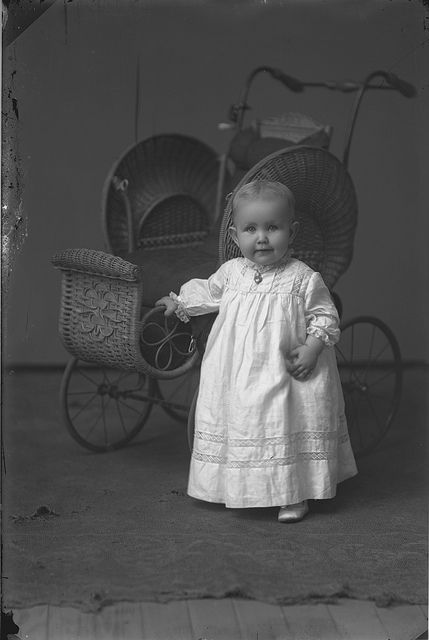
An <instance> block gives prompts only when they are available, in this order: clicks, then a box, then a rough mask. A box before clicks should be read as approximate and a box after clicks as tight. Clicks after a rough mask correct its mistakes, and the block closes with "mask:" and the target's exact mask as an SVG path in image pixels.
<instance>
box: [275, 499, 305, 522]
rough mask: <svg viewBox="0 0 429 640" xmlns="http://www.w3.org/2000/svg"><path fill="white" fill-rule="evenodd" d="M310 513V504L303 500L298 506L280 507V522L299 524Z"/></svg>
mask: <svg viewBox="0 0 429 640" xmlns="http://www.w3.org/2000/svg"><path fill="white" fill-rule="evenodd" d="M307 513H308V502H307V500H303V501H302V502H297V503H296V504H288V505H286V506H284V507H280V511H279V516H278V521H279V522H299V521H300V520H302V519H303V518H305V516H306V515H307Z"/></svg>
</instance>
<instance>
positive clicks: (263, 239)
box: [256, 231, 268, 244]
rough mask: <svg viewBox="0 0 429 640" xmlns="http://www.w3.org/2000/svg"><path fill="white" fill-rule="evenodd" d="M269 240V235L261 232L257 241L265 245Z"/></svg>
mask: <svg viewBox="0 0 429 640" xmlns="http://www.w3.org/2000/svg"><path fill="white" fill-rule="evenodd" d="M267 240H268V238H267V234H266V233H265V231H259V233H258V237H257V239H256V241H257V242H261V243H264V244H265V243H266V242H267Z"/></svg>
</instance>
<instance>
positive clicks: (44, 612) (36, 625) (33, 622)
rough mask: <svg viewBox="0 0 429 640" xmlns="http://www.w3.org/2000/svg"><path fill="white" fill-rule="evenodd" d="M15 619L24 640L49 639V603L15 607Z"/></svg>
mask: <svg viewBox="0 0 429 640" xmlns="http://www.w3.org/2000/svg"><path fill="white" fill-rule="evenodd" d="M13 619H14V621H15V622H16V624H17V625H18V627H19V634H18V635H19V637H20V638H22V640H48V605H47V604H43V605H40V606H37V607H29V608H28V609H14V611H13Z"/></svg>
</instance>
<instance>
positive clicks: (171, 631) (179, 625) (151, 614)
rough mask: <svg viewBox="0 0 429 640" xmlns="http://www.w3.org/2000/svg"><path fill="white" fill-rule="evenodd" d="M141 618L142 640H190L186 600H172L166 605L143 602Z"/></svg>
mask: <svg viewBox="0 0 429 640" xmlns="http://www.w3.org/2000/svg"><path fill="white" fill-rule="evenodd" d="M141 616H142V630H143V635H142V637H143V639H144V640H165V639H167V640H168V639H169V638H174V639H175V640H190V638H192V636H191V635H190V634H191V624H190V620H189V613H188V607H187V603H186V600H173V601H172V602H168V603H167V604H160V603H157V602H143V603H142V604H141Z"/></svg>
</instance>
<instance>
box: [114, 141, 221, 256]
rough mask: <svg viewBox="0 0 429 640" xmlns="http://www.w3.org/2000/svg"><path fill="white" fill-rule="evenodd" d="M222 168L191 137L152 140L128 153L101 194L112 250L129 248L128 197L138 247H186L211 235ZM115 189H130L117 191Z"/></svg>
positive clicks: (209, 150) (118, 164) (144, 142)
mask: <svg viewBox="0 0 429 640" xmlns="http://www.w3.org/2000/svg"><path fill="white" fill-rule="evenodd" d="M218 168H219V167H218V159H217V156H216V154H215V153H214V151H213V150H212V149H210V147H208V146H206V145H205V144H203V143H202V142H200V141H198V140H196V139H194V138H190V137H187V136H181V135H160V136H154V137H152V138H148V139H147V140H143V141H142V142H140V143H139V144H137V145H135V146H133V147H132V148H131V149H129V150H128V151H127V152H126V153H125V155H124V156H123V157H122V158H121V159H120V160H119V162H118V163H117V164H116V165H115V166H114V167H113V168H112V170H111V172H110V174H109V176H108V178H107V181H106V183H105V187H104V192H103V203H102V215H103V226H104V235H105V241H106V244H107V246H108V248H109V250H110V251H111V252H112V253H114V254H118V253H121V252H124V251H126V250H127V248H128V228H127V216H126V211H125V206H124V195H125V197H126V198H128V201H129V203H130V207H131V211H132V217H133V220H134V235H135V237H136V239H137V244H138V245H140V246H143V247H147V246H176V245H186V244H192V243H194V242H195V241H198V240H200V239H201V237H204V236H205V235H207V233H208V232H209V230H210V228H211V225H212V223H213V216H214V208H215V199H216V186H217V177H218ZM124 180H125V181H126V182H125V183H124V182H123V181H124ZM117 184H126V185H127V186H126V188H125V190H124V191H123V192H119V191H118V190H117V189H116V187H115V185H117Z"/></svg>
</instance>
